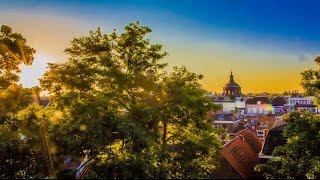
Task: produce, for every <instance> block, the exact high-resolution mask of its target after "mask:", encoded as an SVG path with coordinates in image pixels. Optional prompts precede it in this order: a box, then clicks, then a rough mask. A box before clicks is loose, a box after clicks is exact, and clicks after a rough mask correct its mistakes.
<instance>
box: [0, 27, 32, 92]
mask: <svg viewBox="0 0 320 180" xmlns="http://www.w3.org/2000/svg"><path fill="white" fill-rule="evenodd" d="M34 53H35V50H34V49H32V48H31V47H30V46H28V45H27V41H26V39H25V38H23V37H22V35H21V34H19V33H14V32H13V31H12V29H11V28H10V27H9V26H6V25H2V26H1V27H0V90H4V89H6V88H7V87H9V86H10V84H12V83H14V82H18V81H19V76H18V74H19V73H20V68H19V65H20V64H22V63H23V64H25V65H31V64H32V62H33V54H34Z"/></svg>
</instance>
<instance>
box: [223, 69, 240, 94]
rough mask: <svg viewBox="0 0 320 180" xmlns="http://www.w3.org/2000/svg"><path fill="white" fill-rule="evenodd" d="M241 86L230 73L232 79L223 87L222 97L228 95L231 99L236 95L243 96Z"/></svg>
mask: <svg viewBox="0 0 320 180" xmlns="http://www.w3.org/2000/svg"><path fill="white" fill-rule="evenodd" d="M242 96H243V94H242V93H241V87H240V86H239V84H237V83H236V82H235V81H234V79H233V75H232V71H231V75H230V81H229V82H228V83H227V84H226V85H225V86H224V87H223V93H222V97H226V98H229V99H234V98H235V97H242Z"/></svg>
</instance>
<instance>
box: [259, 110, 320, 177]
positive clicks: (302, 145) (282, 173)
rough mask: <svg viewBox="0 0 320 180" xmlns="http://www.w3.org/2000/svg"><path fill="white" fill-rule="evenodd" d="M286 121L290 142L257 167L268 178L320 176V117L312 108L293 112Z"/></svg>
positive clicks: (287, 136)
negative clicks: (311, 111) (310, 110)
mask: <svg viewBox="0 0 320 180" xmlns="http://www.w3.org/2000/svg"><path fill="white" fill-rule="evenodd" d="M285 122H286V128H285V130H284V132H283V136H284V137H286V138H288V141H287V144H286V145H284V146H279V147H276V149H275V150H274V151H273V156H274V157H275V158H274V159H272V160H269V161H268V162H267V163H266V164H261V165H258V166H257V168H256V170H257V171H259V172H261V173H263V176H264V177H266V178H290V179H291V178H294V179H301V178H302V179H305V178H308V179H309V178H311V179H317V178H319V177H320V168H319V162H320V153H319V150H318V147H319V146H320V135H319V132H320V117H319V116H318V115H313V114H311V113H310V112H308V111H305V112H293V113H291V114H289V115H288V116H287V117H286V118H285Z"/></svg>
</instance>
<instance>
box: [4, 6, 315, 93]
mask: <svg viewBox="0 0 320 180" xmlns="http://www.w3.org/2000/svg"><path fill="white" fill-rule="evenodd" d="M181 2H182V1H156V0H154V1H152V2H150V1H144V0H140V1H130V0H127V1H122V2H99V1H90V3H86V2H84V1H68V2H56V1H49V0H47V1H39V2H37V1H33V0H31V1H28V2H24V1H8V0H4V1H3V2H2V6H1V7H0V10H1V12H0V24H6V25H9V26H11V27H12V28H13V31H14V32H19V33H21V34H22V35H23V36H24V37H25V38H26V39H27V41H28V44H29V45H30V46H32V47H33V48H35V49H36V50H37V53H36V57H35V61H34V64H33V66H31V67H27V68H25V67H23V72H22V74H21V80H20V82H21V83H22V84H23V85H24V86H26V87H30V86H34V85H38V82H36V81H37V79H38V78H40V77H41V75H42V74H43V73H44V72H45V70H46V69H45V67H46V63H47V62H64V61H66V55H64V54H63V52H62V51H63V49H65V48H66V47H68V44H69V42H70V41H71V40H72V38H74V37H79V36H85V35H88V33H89V31H90V30H95V29H96V28H97V27H101V28H102V31H103V32H105V33H109V32H111V31H112V30H113V29H117V31H118V32H121V31H122V30H123V27H124V26H125V25H126V24H128V23H129V22H135V21H140V22H141V24H142V25H145V26H149V27H150V28H151V29H152V31H153V32H152V33H151V34H150V35H149V38H150V40H151V42H153V43H160V44H163V45H164V50H166V51H167V52H168V53H169V56H167V57H165V58H164V60H163V61H164V62H168V63H169V65H170V67H172V66H173V65H179V66H181V65H184V66H186V67H187V68H188V69H189V70H190V71H192V72H195V73H198V74H203V75H204V77H205V78H204V80H203V81H202V84H203V86H204V88H205V89H206V90H208V91H212V92H217V93H221V92H222V88H223V86H224V85H225V84H226V83H227V82H228V80H229V75H230V71H231V70H232V71H233V74H234V78H235V81H236V82H237V83H238V84H239V85H240V86H241V87H242V91H243V92H244V93H249V92H253V93H255V92H265V91H267V92H278V93H282V92H283V91H291V90H299V91H302V88H301V86H300V80H301V76H300V73H301V72H302V71H303V70H306V69H309V68H315V67H316V65H315V63H314V62H313V59H314V58H315V56H316V55H317V54H319V51H318V50H317V49H319V47H320V41H319V40H320V32H317V29H319V25H317V24H316V20H317V19H319V18H320V15H319V14H318V13H317V9H318V8H319V7H320V3H319V2H316V1H310V2H309V3H308V4H306V3H305V4H302V3H299V2H298V1H290V2H291V3H290V4H288V3H286V2H277V1H268V4H266V1H261V2H259V3H260V4H258V3H256V2H254V1H250V0H240V1H235V0H226V1H223V2H220V1H219V2H217V1H213V2H212V1H200V3H199V2H198V3H197V4H192V1H188V0H185V1H183V3H181Z"/></svg>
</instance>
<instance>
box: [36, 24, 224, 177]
mask: <svg viewBox="0 0 320 180" xmlns="http://www.w3.org/2000/svg"><path fill="white" fill-rule="evenodd" d="M150 32H151V29H150V28H148V27H146V26H141V25H140V23H139V22H137V23H130V24H129V25H127V26H125V29H124V32H123V33H121V34H119V33H117V32H116V31H114V32H112V33H111V34H103V33H102V32H101V30H100V29H98V30H97V31H94V32H90V34H89V36H86V37H80V38H75V39H74V40H72V42H71V46H70V47H69V48H67V49H66V50H65V52H66V53H67V54H68V55H69V59H68V61H67V62H66V63H61V64H49V70H48V71H47V72H46V73H45V75H44V76H43V78H42V79H41V81H40V82H41V87H42V88H44V89H45V90H47V91H48V92H49V94H50V95H51V97H52V104H51V105H50V106H51V107H50V108H52V109H54V110H57V111H59V112H61V113H63V118H62V119H63V120H61V123H55V124H52V125H51V126H50V128H49V129H50V134H51V137H52V140H53V141H54V142H55V144H57V146H58V147H59V148H58V152H57V153H58V154H62V155H63V154H64V155H71V156H73V157H76V156H80V155H83V154H82V152H83V151H85V150H89V151H90V155H91V156H93V157H95V156H96V158H95V163H94V166H93V172H95V173H96V174H98V176H99V177H102V178H112V177H115V176H117V177H123V178H129V177H131V178H156V177H158V178H159V177H167V178H182V177H190V178H191V177H208V176H207V175H208V174H210V173H211V171H212V170H213V169H214V168H215V166H216V159H215V157H216V156H215V155H216V153H217V152H218V149H219V146H220V142H219V140H218V136H217V135H216V133H215V132H214V130H213V129H212V124H211V121H210V120H209V119H208V118H207V113H208V111H211V110H215V109H217V106H215V105H214V104H213V103H212V102H211V101H210V100H209V99H207V98H206V97H205V96H204V92H205V91H204V90H203V89H202V88H201V85H200V84H199V83H198V81H199V80H200V79H201V78H202V76H199V75H196V74H194V73H191V72H189V71H187V70H186V68H184V67H182V68H175V69H174V71H173V72H172V73H169V74H167V73H164V71H163V68H164V67H166V65H167V64H166V63H161V62H160V60H161V59H162V58H163V57H164V56H166V55H167V53H166V52H164V51H163V50H162V45H159V44H152V43H151V42H150V40H149V39H146V35H147V34H148V33H150Z"/></svg>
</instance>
